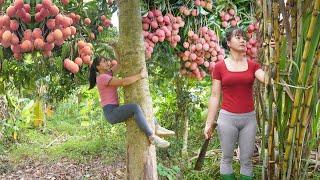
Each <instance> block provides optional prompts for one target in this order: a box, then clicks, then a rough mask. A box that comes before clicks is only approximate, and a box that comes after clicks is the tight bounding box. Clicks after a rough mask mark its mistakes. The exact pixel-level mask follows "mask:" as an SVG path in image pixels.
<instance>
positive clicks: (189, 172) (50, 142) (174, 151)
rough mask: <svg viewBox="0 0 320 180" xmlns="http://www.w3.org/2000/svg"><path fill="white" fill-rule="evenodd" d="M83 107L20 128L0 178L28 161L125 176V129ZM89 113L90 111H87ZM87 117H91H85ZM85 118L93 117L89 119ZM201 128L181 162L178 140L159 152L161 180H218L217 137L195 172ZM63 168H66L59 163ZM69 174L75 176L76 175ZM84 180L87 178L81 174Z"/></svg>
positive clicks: (194, 127) (195, 126)
mask: <svg viewBox="0 0 320 180" xmlns="http://www.w3.org/2000/svg"><path fill="white" fill-rule="evenodd" d="M69 103H70V102H69ZM71 104H72V103H71ZM81 106H82V105H79V106H78V108H80V111H79V110H78V109H76V108H75V109H73V110H66V109H67V108H68V106H66V105H62V106H59V108H58V109H56V111H55V113H54V115H53V116H52V117H51V118H48V119H47V121H46V125H45V126H44V127H43V128H40V129H34V128H31V126H29V128H22V130H21V131H19V132H18V140H17V142H15V143H12V144H10V145H8V146H5V147H4V148H3V147H2V149H3V151H2V157H5V161H4V160H2V162H5V163H2V165H0V179H1V174H5V175H3V176H2V177H5V176H6V173H16V172H19V168H21V167H24V166H26V164H30V162H32V164H38V165H43V166H44V167H43V168H42V169H48V170H47V171H51V170H52V169H50V168H51V167H56V166H57V163H58V165H59V164H64V163H65V162H66V161H69V162H70V163H69V165H68V167H70V166H71V165H70V164H72V166H79V167H80V166H81V168H80V169H79V171H80V170H81V169H83V167H82V166H83V165H84V164H88V167H90V168H92V167H94V166H96V165H95V164H96V163H97V162H96V161H99V162H98V164H100V165H99V168H100V169H96V171H95V172H92V173H91V175H92V177H96V178H97V177H98V176H95V175H96V174H99V172H101V171H102V170H103V169H108V168H111V169H112V168H114V169H115V170H114V171H112V170H110V172H115V173H116V174H117V177H118V178H119V177H120V178H121V177H122V178H123V177H124V169H125V167H123V166H122V165H120V167H121V168H119V165H114V164H116V163H122V164H125V153H126V152H125V130H126V129H125V125H124V124H118V125H115V126H111V125H110V124H108V123H107V122H106V121H105V120H104V118H103V117H102V116H101V113H102V112H101V110H100V109H95V110H92V109H91V110H92V112H90V113H91V114H90V115H88V114H87V113H88V112H81V108H82V107H81ZM97 106H98V105H97ZM97 106H95V105H94V106H93V107H97ZM83 107H87V106H86V105H84V106H83ZM85 109H87V108H85ZM91 110H90V108H89V111H91ZM79 114H82V115H79ZM84 114H87V115H86V116H84ZM84 117H85V118H84ZM87 117H92V118H90V119H88V118H87ZM160 121H161V120H160ZM202 129H203V127H202V124H201V123H199V122H193V123H191V126H190V131H189V133H190V134H189V145H188V148H189V149H188V158H185V159H183V158H181V154H180V149H181V140H178V139H176V138H174V137H171V138H169V139H168V140H169V141H171V144H172V145H171V147H170V148H169V149H166V150H163V149H158V150H157V162H158V174H159V176H160V179H190V180H195V179H219V161H220V157H221V154H220V153H219V142H218V139H217V137H215V138H214V139H213V140H212V141H211V142H210V144H209V148H208V152H209V156H208V157H207V158H206V159H205V162H204V166H203V168H202V170H201V171H195V170H193V167H194V163H195V161H196V158H193V157H196V155H197V152H198V150H199V148H200V147H201V145H202V142H203V136H202ZM0 160H1V158H0ZM93 161H94V162H93ZM91 162H93V163H91ZM28 166H29V165H28ZM66 166H67V165H66ZM84 166H86V165H84ZM233 166H234V170H235V172H236V175H237V176H239V162H238V161H234V164H233ZM59 168H63V167H61V166H60V165H59ZM117 168H118V169H120V170H117ZM33 169H34V167H33ZM261 169H262V168H261V163H256V164H255V166H254V174H255V177H256V178H255V179H260V178H259V177H261ZM44 171H45V170H44ZM61 171H63V170H61ZM74 171H78V170H74ZM59 172H60V171H59ZM50 173H52V172H49V174H50ZM95 173H96V174H95ZM106 173H109V171H107V172H106ZM70 174H71V176H72V173H70ZM62 177H64V176H62ZM80 177H82V178H83V177H84V176H82V175H80ZM317 177H318V176H317Z"/></svg>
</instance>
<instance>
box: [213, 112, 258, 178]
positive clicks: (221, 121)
mask: <svg viewBox="0 0 320 180" xmlns="http://www.w3.org/2000/svg"><path fill="white" fill-rule="evenodd" d="M217 123H218V126H217V130H218V134H219V138H220V144H221V150H222V159H221V162H220V173H221V174H232V173H233V169H232V159H233V152H234V149H235V148H236V145H237V144H238V145H239V147H240V166H241V169H240V173H241V174H243V175H246V176H252V161H251V158H252V155H253V151H254V143H255V135H256V130H257V128H256V126H257V121H256V115H255V112H254V111H253V112H249V113H242V114H235V113H231V112H228V111H226V110H223V109H221V110H220V113H219V117H218V121H217Z"/></svg>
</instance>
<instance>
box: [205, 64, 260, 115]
mask: <svg viewBox="0 0 320 180" xmlns="http://www.w3.org/2000/svg"><path fill="white" fill-rule="evenodd" d="M247 62H248V69H247V70H246V71H241V72H231V71H229V70H228V69H227V66H226V64H225V62H224V61H220V62H218V63H216V64H215V66H214V69H213V72H212V74H211V75H212V79H217V80H220V81H221V88H222V106H221V108H222V109H224V110H226V111H229V112H232V113H247V112H251V111H253V110H254V102H253V90H252V86H253V82H254V79H255V75H254V74H255V72H256V71H257V70H258V69H259V68H260V65H259V64H258V63H257V62H254V61H251V60H248V61H247Z"/></svg>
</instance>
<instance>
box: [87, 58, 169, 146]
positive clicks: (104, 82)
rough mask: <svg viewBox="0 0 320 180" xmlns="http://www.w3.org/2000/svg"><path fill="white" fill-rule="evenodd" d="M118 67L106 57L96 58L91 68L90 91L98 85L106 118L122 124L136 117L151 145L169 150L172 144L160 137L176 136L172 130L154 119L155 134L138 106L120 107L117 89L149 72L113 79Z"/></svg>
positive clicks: (145, 75)
mask: <svg viewBox="0 0 320 180" xmlns="http://www.w3.org/2000/svg"><path fill="white" fill-rule="evenodd" d="M116 66H117V65H115V64H112V62H111V60H110V59H107V58H104V57H96V58H95V59H94V61H93V63H92V65H91V67H90V75H89V83H90V87H89V89H92V88H94V87H95V85H97V88H98V91H99V95H100V103H101V106H102V108H103V112H104V116H105V118H106V119H107V121H108V122H109V123H111V124H116V123H121V122H124V121H126V120H127V119H128V118H129V117H132V116H133V117H134V119H135V121H136V123H137V125H138V126H139V128H140V129H141V130H142V131H143V132H144V133H145V134H146V136H147V137H148V139H149V141H150V142H151V144H153V145H155V146H157V147H160V148H167V147H169V145H170V143H169V142H168V141H166V140H164V139H162V138H160V137H159V136H166V135H174V134H175V133H174V132H173V131H171V130H168V129H165V128H163V127H161V126H160V125H159V124H158V123H157V121H156V120H155V119H154V123H155V133H154V132H153V130H152V129H151V127H150V126H149V125H148V123H147V120H146V118H145V116H144V114H143V112H142V110H141V108H140V106H139V105H137V104H124V105H119V99H118V93H117V88H118V87H119V86H127V85H130V84H133V83H135V82H136V81H138V80H140V79H143V78H145V77H147V71H146V70H145V69H142V70H141V71H140V73H138V74H135V75H132V76H128V77H125V78H123V79H117V78H115V77H113V72H114V70H115V68H116Z"/></svg>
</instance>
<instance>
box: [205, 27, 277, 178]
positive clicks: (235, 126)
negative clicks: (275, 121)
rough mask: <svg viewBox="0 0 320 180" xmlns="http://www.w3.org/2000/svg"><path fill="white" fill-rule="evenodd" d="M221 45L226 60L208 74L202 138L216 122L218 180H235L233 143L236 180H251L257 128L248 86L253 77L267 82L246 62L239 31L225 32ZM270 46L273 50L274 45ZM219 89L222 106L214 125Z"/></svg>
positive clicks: (255, 65) (242, 39) (264, 75)
mask: <svg viewBox="0 0 320 180" xmlns="http://www.w3.org/2000/svg"><path fill="white" fill-rule="evenodd" d="M223 45H224V48H226V49H228V50H229V51H230V53H229V57H228V58H226V59H225V60H223V61H220V62H218V63H217V64H216V65H215V67H214V70H213V73H212V93H211V97H210V99H209V103H208V116H207V121H206V126H205V129H204V135H205V138H206V139H209V138H211V135H212V125H213V124H214V123H217V130H218V135H219V138H220V145H221V150H222V158H221V162H220V173H221V176H222V179H235V175H234V173H233V169H232V159H233V151H234V148H235V147H236V144H238V145H239V147H240V166H241V168H240V174H241V177H240V179H252V176H253V173H252V162H251V158H252V155H253V152H254V143H255V135H256V125H257V120H256V115H255V111H254V101H253V90H252V86H253V82H254V80H255V78H257V79H258V80H259V81H260V82H262V83H268V78H267V77H266V74H265V72H264V71H263V70H262V69H261V68H260V65H259V64H258V63H257V62H255V61H251V60H247V58H246V40H245V39H244V32H243V31H242V30H241V29H239V28H231V29H229V30H228V31H227V32H226V38H225V42H224V43H223ZM270 45H271V46H272V47H273V46H274V42H273V41H272V42H271V43H270ZM221 90H222V94H223V96H222V105H221V110H220V112H219V116H218V120H217V122H215V119H214V117H215V115H216V112H217V111H218V106H219V101H220V95H221Z"/></svg>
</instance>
